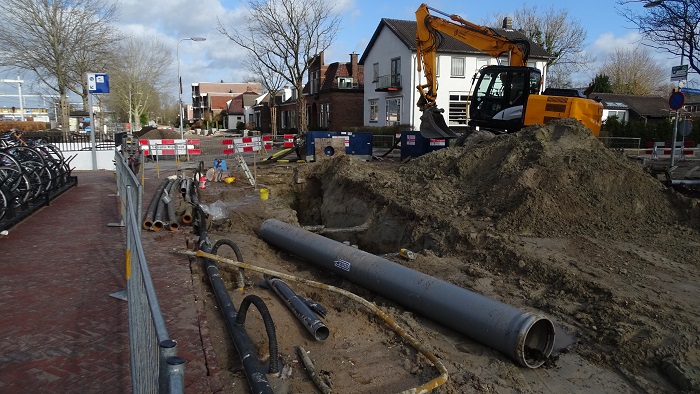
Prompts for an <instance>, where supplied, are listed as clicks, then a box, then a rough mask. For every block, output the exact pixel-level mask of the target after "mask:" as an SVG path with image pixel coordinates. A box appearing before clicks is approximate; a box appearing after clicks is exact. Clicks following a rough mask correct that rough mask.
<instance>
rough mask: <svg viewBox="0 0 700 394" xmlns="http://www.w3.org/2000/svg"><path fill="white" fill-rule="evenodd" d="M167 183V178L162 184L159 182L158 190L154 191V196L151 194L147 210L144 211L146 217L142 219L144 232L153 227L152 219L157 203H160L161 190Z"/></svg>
mask: <svg viewBox="0 0 700 394" xmlns="http://www.w3.org/2000/svg"><path fill="white" fill-rule="evenodd" d="M168 181H169V179H168V178H165V179H163V182H161V184H160V186H158V189H156V192H155V194H153V198H152V199H151V203H150V204H149V205H148V209H147V210H146V216H145V218H144V219H143V228H144V229H145V230H150V229H151V227H153V217H154V216H155V215H156V208H157V206H158V201H160V197H161V196H162V194H163V189H165V187H166V186H167V185H168Z"/></svg>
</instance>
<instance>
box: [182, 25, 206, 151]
mask: <svg viewBox="0 0 700 394" xmlns="http://www.w3.org/2000/svg"><path fill="white" fill-rule="evenodd" d="M188 40H189V41H206V40H207V39H206V38H204V37H186V38H181V39H180V41H178V42H177V51H176V53H177V84H178V92H179V100H178V103H179V105H180V139H184V138H185V131H184V129H183V128H182V117H183V115H182V75H180V43H181V42H183V41H188Z"/></svg>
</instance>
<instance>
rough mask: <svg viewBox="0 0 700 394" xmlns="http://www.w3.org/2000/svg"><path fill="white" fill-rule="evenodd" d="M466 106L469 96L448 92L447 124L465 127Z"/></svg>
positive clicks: (464, 93)
mask: <svg viewBox="0 0 700 394" xmlns="http://www.w3.org/2000/svg"><path fill="white" fill-rule="evenodd" d="M468 106H469V95H468V94H467V92H450V107H449V113H448V124H450V125H466V124H467V107H468Z"/></svg>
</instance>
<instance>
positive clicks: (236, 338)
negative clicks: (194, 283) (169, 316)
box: [191, 187, 279, 394]
mask: <svg viewBox="0 0 700 394" xmlns="http://www.w3.org/2000/svg"><path fill="white" fill-rule="evenodd" d="M191 193H192V194H193V195H192V200H193V201H195V202H196V205H195V208H194V226H193V227H194V228H195V229H196V230H197V231H198V232H199V241H198V247H199V249H201V250H202V251H204V252H207V253H213V254H216V250H215V249H214V248H213V247H212V245H211V241H210V240H209V235H208V233H207V229H206V227H207V226H206V221H207V220H206V214H205V213H204V210H203V209H202V207H201V206H200V205H199V203H198V202H199V199H198V197H197V196H196V193H197V190H196V188H194V187H192V189H191ZM204 268H205V270H206V272H207V276H208V278H209V283H210V284H211V287H212V290H213V291H214V295H215V296H216V301H217V304H218V305H219V309H220V310H221V313H222V315H223V317H224V322H225V323H226V328H227V329H228V332H229V336H230V338H231V340H232V341H233V345H234V346H235V347H236V351H237V353H238V357H239V358H240V359H241V363H242V364H243V370H244V372H245V375H246V379H247V381H248V386H249V387H250V391H251V393H253V394H273V390H272V386H271V385H270V382H269V381H268V379H267V374H266V373H265V372H264V369H263V366H262V363H261V362H260V360H259V359H258V357H257V356H256V354H255V352H254V349H255V348H254V346H253V343H252V342H251V341H250V338H249V337H248V333H247V332H246V330H245V327H244V323H245V313H244V314H243V315H242V316H239V313H238V311H236V307H235V306H234V305H233V302H232V301H231V297H230V296H229V293H228V290H227V289H226V285H225V283H224V280H223V279H222V278H221V274H220V272H219V269H218V268H217V267H216V263H215V262H214V261H212V260H210V259H205V260H204ZM250 303H255V304H256V306H257V307H258V310H259V311H260V313H261V315H263V321H264V322H265V328H266V331H267V333H268V340H269V342H270V345H269V347H270V368H269V370H268V371H269V372H270V373H277V372H278V371H279V368H278V362H279V360H278V358H279V357H278V354H277V338H276V336H275V335H276V334H274V325H272V319H271V318H270V317H269V312H267V308H265V310H264V311H263V310H262V309H261V307H260V306H259V304H260V303H262V300H256V299H250V298H246V299H244V302H243V303H242V306H241V309H242V310H241V312H242V313H243V312H244V311H243V308H245V310H246V311H247V309H248V305H249V304H250ZM270 327H273V328H272V329H271V328H270ZM271 333H272V334H271ZM273 356H274V359H273Z"/></svg>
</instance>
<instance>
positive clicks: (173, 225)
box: [165, 180, 180, 231]
mask: <svg viewBox="0 0 700 394" xmlns="http://www.w3.org/2000/svg"><path fill="white" fill-rule="evenodd" d="M179 184H180V182H179V181H178V180H173V181H172V182H171V183H170V187H169V188H168V197H170V200H169V201H168V202H167V203H166V204H165V205H166V208H167V212H168V229H169V230H170V231H175V230H177V229H178V227H180V225H179V224H178V217H177V214H176V213H175V204H176V200H177V195H176V194H175V191H176V189H177V187H178V185H179Z"/></svg>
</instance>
